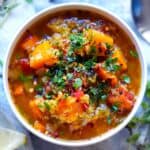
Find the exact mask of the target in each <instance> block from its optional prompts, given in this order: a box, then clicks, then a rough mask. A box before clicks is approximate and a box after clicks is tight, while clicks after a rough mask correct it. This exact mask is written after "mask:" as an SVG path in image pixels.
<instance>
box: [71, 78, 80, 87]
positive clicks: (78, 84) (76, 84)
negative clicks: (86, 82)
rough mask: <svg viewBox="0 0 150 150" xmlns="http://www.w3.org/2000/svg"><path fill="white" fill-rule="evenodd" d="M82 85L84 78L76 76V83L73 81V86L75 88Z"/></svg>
mask: <svg viewBox="0 0 150 150" xmlns="http://www.w3.org/2000/svg"><path fill="white" fill-rule="evenodd" d="M81 86H82V80H81V79H80V78H76V79H75V81H74V83H73V87H74V88H75V89H78V88H79V87H81Z"/></svg>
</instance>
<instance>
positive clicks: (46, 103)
mask: <svg viewBox="0 0 150 150" xmlns="http://www.w3.org/2000/svg"><path fill="white" fill-rule="evenodd" d="M44 106H45V108H46V109H47V110H48V111H49V110H50V106H49V104H48V102H47V101H44Z"/></svg>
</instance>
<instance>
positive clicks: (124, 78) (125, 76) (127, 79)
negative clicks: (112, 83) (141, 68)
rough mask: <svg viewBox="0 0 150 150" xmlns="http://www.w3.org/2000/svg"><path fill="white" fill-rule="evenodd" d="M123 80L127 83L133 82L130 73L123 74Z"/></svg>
mask: <svg viewBox="0 0 150 150" xmlns="http://www.w3.org/2000/svg"><path fill="white" fill-rule="evenodd" d="M122 80H123V81H124V82H125V83H127V84H129V83H131V79H130V77H129V76H128V75H123V77H122Z"/></svg>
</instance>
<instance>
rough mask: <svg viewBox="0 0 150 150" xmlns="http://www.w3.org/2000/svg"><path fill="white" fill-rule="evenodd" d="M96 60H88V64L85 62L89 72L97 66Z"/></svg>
mask: <svg viewBox="0 0 150 150" xmlns="http://www.w3.org/2000/svg"><path fill="white" fill-rule="evenodd" d="M96 60H97V59H96V58H95V57H93V58H92V59H89V60H87V61H86V62H84V64H83V65H84V66H85V68H86V69H87V70H89V69H91V68H92V67H93V66H94V65H95V64H96Z"/></svg>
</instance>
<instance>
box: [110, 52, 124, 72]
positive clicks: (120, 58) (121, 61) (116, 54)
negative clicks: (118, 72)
mask: <svg viewBox="0 0 150 150" xmlns="http://www.w3.org/2000/svg"><path fill="white" fill-rule="evenodd" d="M112 57H113V58H117V60H118V63H119V64H120V65H121V69H122V70H126V69H127V62H126V59H125V57H124V56H123V54H122V52H121V50H119V49H117V50H115V51H114V53H113V56H112Z"/></svg>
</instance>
